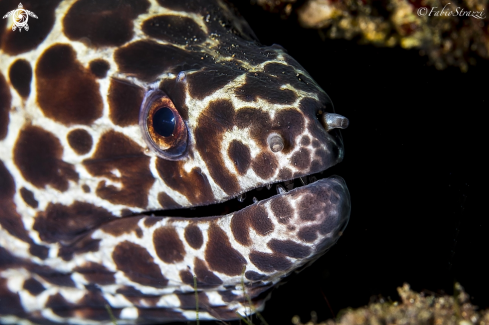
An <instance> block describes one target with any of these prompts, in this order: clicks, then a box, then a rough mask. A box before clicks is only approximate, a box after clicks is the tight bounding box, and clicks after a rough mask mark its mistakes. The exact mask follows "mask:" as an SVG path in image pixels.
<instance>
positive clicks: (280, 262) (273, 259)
mask: <svg viewBox="0 0 489 325" xmlns="http://www.w3.org/2000/svg"><path fill="white" fill-rule="evenodd" d="M249 257H250V261H251V263H253V264H254V265H255V266H256V267H257V268H258V269H259V270H260V271H263V272H268V273H271V272H274V271H285V270H287V269H289V268H290V267H291V266H292V263H291V262H290V261H289V260H288V259H287V258H286V257H285V256H283V255H280V254H268V253H263V252H257V251H252V252H251V253H250V256H249Z"/></svg>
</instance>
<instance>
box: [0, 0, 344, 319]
mask: <svg viewBox="0 0 489 325" xmlns="http://www.w3.org/2000/svg"><path fill="white" fill-rule="evenodd" d="M23 5H24V9H25V10H29V11H30V12H32V13H34V14H35V15H36V16H37V17H38V18H37V19H33V18H32V17H31V18H30V20H29V26H30V28H29V30H28V31H27V30H23V31H22V29H20V31H19V28H17V29H16V30H13V29H14V28H13V27H14V25H15V24H14V22H15V21H14V20H15V19H23V18H22V17H21V16H15V17H14V15H11V16H10V17H7V18H6V19H4V20H2V26H1V29H0V40H1V42H0V44H1V48H0V321H1V322H2V323H7V324H8V323H10V324H14V323H20V322H22V324H30V323H33V324H37V323H42V324H54V323H63V324H66V323H70V324H99V323H100V324H104V323H105V324H109V323H111V315H110V314H109V312H108V310H107V308H108V309H109V310H110V313H111V314H112V315H113V317H114V318H115V319H116V320H117V323H118V324H134V323H136V322H137V323H158V322H165V321H175V320H182V321H185V320H193V319H195V318H196V317H197V316H198V317H199V319H201V320H203V319H217V320H231V319H237V318H238V317H239V315H248V314H250V313H254V312H256V311H259V310H262V309H263V306H264V301H265V300H266V298H267V296H268V295H269V293H270V291H271V289H272V288H273V287H274V286H275V285H276V284H278V283H279V282H280V281H281V279H283V278H284V277H286V276H287V275H288V274H290V273H291V272H293V271H294V270H296V269H298V268H300V267H301V266H303V265H305V264H307V263H310V262H311V261H313V260H315V259H317V258H318V257H319V256H321V255H322V254H323V253H324V252H325V251H326V250H327V249H328V248H330V247H331V246H332V245H333V244H334V243H335V242H336V241H337V240H338V238H339V237H340V236H341V234H342V232H343V230H344V228H345V227H346V224H347V222H348V219H349V215H350V196H349V193H348V189H347V187H346V185H345V182H344V180H343V179H342V178H341V177H339V176H331V177H327V178H324V177H323V174H322V172H323V171H324V170H326V169H328V168H329V167H331V166H333V165H335V164H337V163H339V162H340V161H341V160H342V159H343V156H344V149H343V142H342V138H341V135H340V132H339V129H342V128H345V127H346V126H347V125H348V120H347V119H346V118H345V117H343V116H341V115H338V114H335V113H334V110H333V105H332V103H331V100H330V99H329V97H328V96H327V94H326V93H325V92H324V91H323V90H322V89H321V88H320V87H319V86H318V85H317V84H316V82H315V81H314V80H313V79H312V78H311V77H310V76H309V74H308V73H307V72H306V71H305V70H304V68H302V66H301V65H300V64H299V63H297V62H296V61H295V60H294V59H293V58H292V57H290V56H289V55H288V54H287V53H286V51H285V50H284V49H283V48H282V47H280V46H278V45H272V46H264V45H261V44H260V43H259V42H258V40H257V38H256V36H255V34H254V33H253V32H252V31H251V29H250V28H249V26H248V24H247V23H246V22H245V21H244V20H243V18H242V17H241V16H240V15H239V14H238V13H236V11H235V10H234V9H233V8H232V7H231V6H230V5H229V4H227V3H225V2H223V1H219V0H205V1H204V0H202V1H196V0H185V1H184V0H178V1H170V0H151V1H149V0H141V1H131V0H121V1H91V0H79V1H58V0H50V1H42V2H41V1H25V2H24V1H23ZM16 7H17V3H16V2H15V1H2V2H1V3H0V13H2V14H3V13H4V12H8V11H9V10H13V9H15V8H16ZM17 27H18V26H17ZM196 296H197V300H198V306H197V304H196ZM250 303H251V306H250Z"/></svg>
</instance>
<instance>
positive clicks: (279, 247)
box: [267, 239, 311, 258]
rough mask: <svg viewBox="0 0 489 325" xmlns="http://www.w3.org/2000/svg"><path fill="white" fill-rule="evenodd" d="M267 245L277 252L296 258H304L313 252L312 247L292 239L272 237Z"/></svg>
mask: <svg viewBox="0 0 489 325" xmlns="http://www.w3.org/2000/svg"><path fill="white" fill-rule="evenodd" d="M267 246H268V247H269V248H270V249H271V250H272V251H274V252H275V253H278V254H282V255H286V256H290V257H294V258H304V257H307V256H309V254H310V253H311V248H310V247H307V246H304V245H301V244H299V243H296V242H294V241H292V240H279V239H272V240H270V241H269V242H268V244H267Z"/></svg>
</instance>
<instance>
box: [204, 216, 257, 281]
mask: <svg viewBox="0 0 489 325" xmlns="http://www.w3.org/2000/svg"><path fill="white" fill-rule="evenodd" d="M208 236H209V239H208V242H207V247H206V249H205V260H206V262H207V263H208V264H209V267H210V268H211V270H214V271H217V272H220V273H224V274H227V275H240V274H241V273H243V269H244V266H245V265H246V264H247V263H246V259H245V258H244V257H243V256H242V255H241V254H240V253H239V252H238V251H237V250H236V249H234V248H233V247H232V245H231V243H230V242H229V239H228V237H227V235H226V233H225V232H224V231H223V230H222V229H221V228H219V226H217V225H215V224H212V225H211V226H210V228H209V232H208Z"/></svg>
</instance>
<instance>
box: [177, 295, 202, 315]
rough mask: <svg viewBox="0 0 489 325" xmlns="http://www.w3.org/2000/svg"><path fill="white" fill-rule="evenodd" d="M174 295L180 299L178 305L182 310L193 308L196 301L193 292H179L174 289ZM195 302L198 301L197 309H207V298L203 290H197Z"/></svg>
mask: <svg viewBox="0 0 489 325" xmlns="http://www.w3.org/2000/svg"><path fill="white" fill-rule="evenodd" d="M175 295H176V296H177V297H178V300H180V307H179V308H181V309H183V310H195V306H196V301H195V299H196V298H195V293H194V292H180V291H176V292H175ZM197 302H198V303H199V310H203V311H205V310H208V309H209V307H210V303H209V299H208V297H207V295H206V294H205V292H203V291H199V293H198V298H197Z"/></svg>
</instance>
